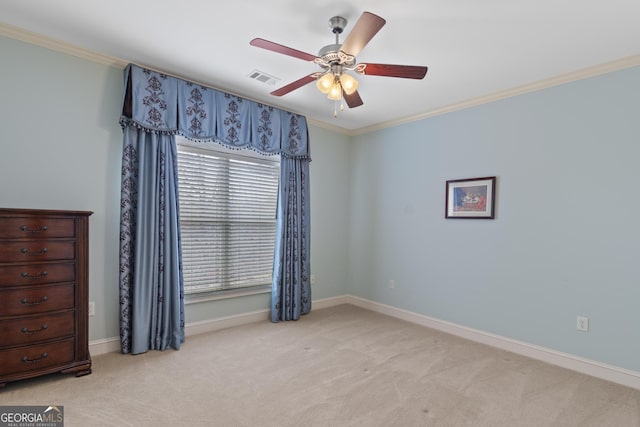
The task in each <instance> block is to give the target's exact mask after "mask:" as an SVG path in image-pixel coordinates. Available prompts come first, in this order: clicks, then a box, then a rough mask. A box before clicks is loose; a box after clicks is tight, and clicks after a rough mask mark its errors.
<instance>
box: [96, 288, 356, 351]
mask: <svg viewBox="0 0 640 427" xmlns="http://www.w3.org/2000/svg"><path fill="white" fill-rule="evenodd" d="M349 301H350V298H349V296H347V295H344V296H339V297H332V298H324V299H320V300H314V301H313V302H312V308H313V309H321V308H328V307H333V306H336V305H340V304H347V303H349ZM269 313H270V310H269V309H265V310H257V311H251V312H247V313H240V314H235V315H233V316H225V317H219V318H216V319H208V320H203V321H200V322H191V323H187V324H186V325H185V331H184V333H185V336H187V337H189V336H192V335H197V334H204V333H207V332H213V331H219V330H221V329H226V328H232V327H234V326H240V325H246V324H249V323H255V322H263V321H267V320H269V318H270V317H269ZM119 351H120V338H119V337H113V338H104V339H101V340H95V341H90V342H89V352H90V353H91V355H92V356H98V355H101V354H105V353H117V352H119Z"/></svg>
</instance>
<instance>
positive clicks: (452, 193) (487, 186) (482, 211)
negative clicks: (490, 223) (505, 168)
mask: <svg viewBox="0 0 640 427" xmlns="http://www.w3.org/2000/svg"><path fill="white" fill-rule="evenodd" d="M495 191H496V177H495V176H487V177H484V178H469V179H453V180H449V181H447V193H446V206H445V215H444V216H445V218H473V219H493V218H494V215H495V214H494V211H495V204H496V202H495Z"/></svg>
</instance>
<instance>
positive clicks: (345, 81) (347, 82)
mask: <svg viewBox="0 0 640 427" xmlns="http://www.w3.org/2000/svg"><path fill="white" fill-rule="evenodd" d="M340 83H341V84H342V90H344V93H346V94H347V95H351V94H352V93H353V92H355V91H356V90H358V81H357V80H356V79H354V78H353V77H351V76H350V75H349V74H344V73H343V74H341V75H340Z"/></svg>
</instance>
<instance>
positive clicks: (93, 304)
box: [89, 301, 96, 316]
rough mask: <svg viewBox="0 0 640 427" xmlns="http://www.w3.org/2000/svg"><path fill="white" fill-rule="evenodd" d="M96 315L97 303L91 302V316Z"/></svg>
mask: <svg viewBox="0 0 640 427" xmlns="http://www.w3.org/2000/svg"><path fill="white" fill-rule="evenodd" d="M95 315H96V303H95V302H94V301H89V316H95Z"/></svg>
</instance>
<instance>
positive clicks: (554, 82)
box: [0, 22, 640, 136]
mask: <svg viewBox="0 0 640 427" xmlns="http://www.w3.org/2000/svg"><path fill="white" fill-rule="evenodd" d="M0 36H7V37H10V38H13V39H16V40H20V41H23V42H26V43H31V44H34V45H38V46H42V47H45V48H48V49H51V50H55V51H57V52H61V53H65V54H68V55H72V56H75V57H78V58H82V59H87V60H89V61H93V62H97V63H99V64H103V65H107V66H110V67H117V68H124V67H126V66H127V64H128V63H129V62H130V61H125V60H123V59H120V58H116V57H113V56H109V55H104V54H101V53H97V52H93V51H90V50H88V49H84V48H81V47H78V46H74V45H72V44H69V43H66V42H63V41H60V40H56V39H52V38H50V37H45V36H42V35H40V34H37V33H34V32H31V31H27V30H24V29H22V28H18V27H14V26H11V25H8V24H5V23H2V22H0ZM638 65H640V55H634V56H629V57H627V58H622V59H618V60H615V61H611V62H607V63H604V64H600V65H596V66H593V67H589V68H585V69H582V70H578V71H574V72H571V73H567V74H562V75H560V76H556V77H552V78H549V79H544V80H540V81H537V82H534V83H529V84H525V85H522V86H517V87H514V88H511V89H506V90H503V91H500V92H496V93H492V94H489V95H485V96H480V97H477V98H473V99H469V100H467V101H463V102H459V103H456V104H452V105H448V106H446V107H442V108H438V109H435V110H431V111H426V112H424V113H420V114H416V115H414V116H409V117H405V118H402V119H398V120H390V121H386V122H381V123H377V124H375V125H371V126H365V127H362V128H358V129H346V128H342V127H339V126H333V125H330V124H328V123H324V122H320V121H318V120H313V119H310V118H308V117H307V122H308V123H309V124H312V125H314V126H317V127H320V128H323V129H327V130H330V131H332V132H336V133H339V134H343V135H347V136H358V135H364V134H367V133H371V132H376V131H379V130H383V129H386V128H390V127H395V126H399V125H402V124H406V123H411V122H415V121H418V120H423V119H427V118H430V117H434V116H439V115H442V114H447V113H452V112H454V111H459V110H464V109H467V108H471V107H476V106H479V105H482V104H488V103H490V102H495V101H500V100H503V99H506V98H511V97H514V96H518V95H523V94H526V93H530V92H536V91H539V90H542V89H546V88H550V87H553V86H559V85H562V84H565V83H571V82H574V81H578V80H583V79H587V78H590V77H595V76H599V75H602V74H607V73H611V72H614V71H619V70H623V69H625V68H631V67H635V66H638ZM145 67H146V68H149V69H153V67H148V66H146V65H145ZM205 86H210V85H205ZM210 87H211V86H210ZM214 89H216V88H215V87H214ZM219 90H223V89H219ZM237 96H242V97H244V98H247V99H251V98H248V97H247V96H244V95H237ZM256 102H261V103H264V102H262V101H256ZM300 114H301V113H300Z"/></svg>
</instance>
